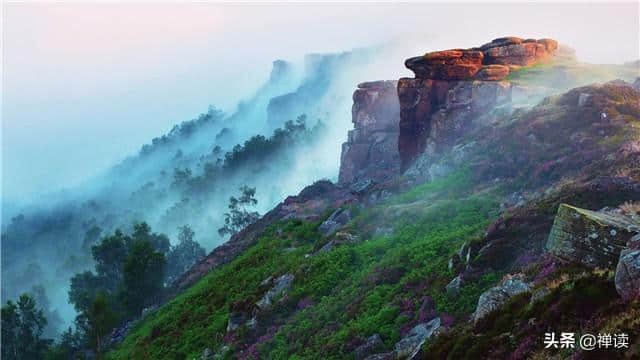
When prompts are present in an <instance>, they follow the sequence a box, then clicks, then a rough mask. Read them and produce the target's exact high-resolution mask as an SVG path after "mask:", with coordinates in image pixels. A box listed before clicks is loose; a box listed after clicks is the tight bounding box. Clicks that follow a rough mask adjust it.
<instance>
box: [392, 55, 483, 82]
mask: <svg viewBox="0 0 640 360" xmlns="http://www.w3.org/2000/svg"><path fill="white" fill-rule="evenodd" d="M483 57H484V55H483V54H482V52H481V51H475V50H463V49H455V50H445V51H436V52H432V53H428V54H425V55H424V56H418V57H413V58H410V59H407V60H406V61H405V63H404V64H405V66H406V67H407V68H409V69H410V70H411V71H413V72H414V73H415V74H416V77H417V78H420V79H434V80H466V79H470V78H472V77H473V76H474V75H475V74H476V73H477V72H478V70H480V68H481V67H482V58H483Z"/></svg>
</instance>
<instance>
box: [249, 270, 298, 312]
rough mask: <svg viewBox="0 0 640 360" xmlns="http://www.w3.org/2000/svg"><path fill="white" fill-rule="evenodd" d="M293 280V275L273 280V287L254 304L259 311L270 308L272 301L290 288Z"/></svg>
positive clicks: (285, 275)
mask: <svg viewBox="0 0 640 360" xmlns="http://www.w3.org/2000/svg"><path fill="white" fill-rule="evenodd" d="M293 279H294V276H293V274H284V275H282V276H280V277H279V278H277V279H275V280H274V284H273V287H272V288H271V289H269V290H268V291H267V292H266V294H264V296H263V297H262V299H260V300H258V302H257V303H256V305H257V306H258V308H260V309H261V310H266V309H268V308H270V307H271V305H272V304H273V301H274V300H276V298H277V297H278V296H280V295H282V294H283V293H284V292H285V291H286V290H288V289H289V288H290V287H291V283H293Z"/></svg>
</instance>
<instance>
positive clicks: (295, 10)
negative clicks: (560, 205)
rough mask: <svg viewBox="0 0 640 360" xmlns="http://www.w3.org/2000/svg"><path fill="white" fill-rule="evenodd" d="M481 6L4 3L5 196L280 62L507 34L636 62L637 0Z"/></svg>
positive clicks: (118, 145) (124, 150) (83, 175)
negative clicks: (378, 47)
mask: <svg viewBox="0 0 640 360" xmlns="http://www.w3.org/2000/svg"><path fill="white" fill-rule="evenodd" d="M484 5H485V4H481V3H476V4H463V3H454V4H437V3H425V4H348V5H342V4H322V5H318V4H277V5H275V4H272V5H268V4H260V5H256V4H237V5H232V4H211V3H208V4H203V3H199V4H195V3H190V4H175V3H162V4H153V3H144V4H143V3H136V4H126V3H115V4H107V3H94V4H80V3H71V4H62V3H38V4H29V3H4V4H3V7H4V15H3V21H2V23H3V39H2V40H3V75H2V78H3V83H2V94H3V95H2V97H3V105H2V144H3V145H2V200H3V202H5V201H22V200H26V199H28V198H31V197H32V196H33V195H35V194H40V193H46V192H52V191H57V190H60V189H62V188H65V187H66V188H68V187H72V186H73V185H74V184H77V183H79V182H81V181H83V180H86V179H88V178H90V177H91V176H95V175H96V174H98V173H99V172H100V171H103V170H104V169H106V168H108V167H109V166H111V165H114V164H116V163H118V162H119V161H121V160H122V159H124V158H125V157H126V156H128V155H132V154H134V153H136V152H137V151H138V150H139V148H140V146H142V145H143V144H145V143H148V142H150V140H151V139H152V138H153V137H156V136H159V135H162V134H163V133H165V132H167V131H169V130H170V129H171V127H172V126H173V125H174V124H176V123H179V122H181V121H184V120H189V119H192V118H195V117H196V116H197V115H198V114H199V113H201V112H205V111H206V110H207V106H208V105H209V104H212V105H215V106H217V107H219V108H221V109H223V110H225V111H227V112H230V111H232V110H233V109H234V107H235V106H236V104H237V102H238V101H240V100H242V99H244V98H247V97H249V96H250V95H251V94H252V93H253V92H254V91H256V89H257V88H258V87H259V86H260V85H261V84H262V83H263V82H264V81H266V79H267V78H268V76H269V71H270V67H271V63H272V61H274V60H276V59H285V60H290V61H299V60H300V59H301V57H302V56H303V55H304V54H306V53H318V52H320V53H325V52H339V51H346V50H350V49H353V48H361V47H368V46H374V45H377V44H381V43H388V42H390V41H394V40H402V41H404V42H406V43H410V45H411V46H409V47H406V48H407V49H409V48H413V49H414V50H415V51H418V52H417V53H406V54H404V53H399V54H397V56H398V60H397V67H396V68H390V69H378V71H377V72H376V74H379V75H380V76H382V77H384V76H388V77H389V78H391V79H393V77H392V76H396V74H398V73H402V72H403V71H406V70H405V69H403V64H402V61H403V60H404V58H405V57H409V56H414V55H417V54H419V53H421V52H426V51H430V50H436V49H440V48H455V47H470V46H476V45H479V44H482V43H484V42H487V41H489V40H491V39H493V38H496V37H500V36H505V35H516V36H522V37H534V38H542V37H551V38H555V39H557V40H558V41H560V42H561V43H563V44H567V45H569V46H571V47H573V48H575V49H576V51H577V55H578V57H579V59H580V60H582V61H585V62H592V63H623V62H628V61H633V60H637V58H638V53H639V51H640V50H639V44H638V41H637V36H638V35H637V34H638V16H637V14H638V3H637V2H628V3H622V4H602V3H601V4H589V3H567V4H564V5H558V4H549V3H537V4H507V3H505V4H501V6H500V10H496V8H495V7H486V6H484ZM285 8H286V11H285V10H284V9H285ZM496 19H499V20H500V21H496ZM530 19H533V21H532V20H530ZM602 28H607V30H608V31H606V32H604V31H601V29H602ZM407 74H408V72H407ZM370 80H376V79H370ZM355 86H356V84H352V88H355ZM344 137H345V138H346V134H344Z"/></svg>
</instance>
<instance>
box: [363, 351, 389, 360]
mask: <svg viewBox="0 0 640 360" xmlns="http://www.w3.org/2000/svg"><path fill="white" fill-rule="evenodd" d="M391 359H395V357H394V353H393V352H387V353H382V354H373V355H369V356H367V357H366V358H364V360H391Z"/></svg>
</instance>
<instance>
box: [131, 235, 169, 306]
mask: <svg viewBox="0 0 640 360" xmlns="http://www.w3.org/2000/svg"><path fill="white" fill-rule="evenodd" d="M165 264H166V260H165V257H164V255H163V254H162V253H160V252H158V251H156V250H155V249H154V248H153V247H152V246H151V243H150V242H149V241H135V243H134V244H133V247H132V249H131V251H130V253H129V255H128V256H127V259H126V261H125V264H124V281H123V288H122V293H121V296H122V298H123V302H124V305H125V307H126V311H127V314H128V315H129V316H132V317H135V316H138V315H139V314H140V312H141V311H142V309H144V308H145V307H146V306H149V305H151V304H152V303H153V302H154V301H155V300H156V297H157V296H158V295H160V292H161V291H162V288H163V280H164V270H165Z"/></svg>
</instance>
